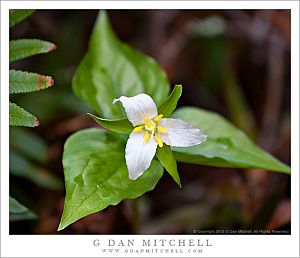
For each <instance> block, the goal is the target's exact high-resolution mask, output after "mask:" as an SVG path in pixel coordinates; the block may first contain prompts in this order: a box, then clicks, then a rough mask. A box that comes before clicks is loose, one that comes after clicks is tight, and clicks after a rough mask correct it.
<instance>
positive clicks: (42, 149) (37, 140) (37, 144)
mask: <svg viewBox="0 0 300 258" xmlns="http://www.w3.org/2000/svg"><path fill="white" fill-rule="evenodd" d="M9 144H10V146H12V147H13V148H14V149H16V150H17V151H19V152H20V153H22V154H23V155H24V156H26V157H28V158H30V159H32V160H34V161H37V162H39V163H42V164H46V163H47V161H48V154H47V144H46V142H45V140H44V139H43V138H41V137H40V136H39V135H37V134H36V133H33V132H32V131H31V130H28V129H26V128H21V127H12V128H10V129H9Z"/></svg>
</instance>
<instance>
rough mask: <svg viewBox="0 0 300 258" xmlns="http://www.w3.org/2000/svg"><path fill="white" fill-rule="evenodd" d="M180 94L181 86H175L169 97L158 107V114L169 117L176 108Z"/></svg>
mask: <svg viewBox="0 0 300 258" xmlns="http://www.w3.org/2000/svg"><path fill="white" fill-rule="evenodd" d="M181 93H182V85H175V87H174V89H173V90H172V92H171V94H170V95H169V97H168V98H167V99H166V100H165V101H164V102H163V103H162V104H161V105H160V106H159V108H158V114H163V115H164V117H170V116H171V115H172V113H173V111H174V110H175V109H176V107H177V103H178V100H179V98H180V96H181Z"/></svg>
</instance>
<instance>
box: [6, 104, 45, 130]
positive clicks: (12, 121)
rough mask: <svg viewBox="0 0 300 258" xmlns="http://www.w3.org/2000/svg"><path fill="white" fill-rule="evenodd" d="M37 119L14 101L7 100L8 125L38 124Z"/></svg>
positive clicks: (31, 125)
mask: <svg viewBox="0 0 300 258" xmlns="http://www.w3.org/2000/svg"><path fill="white" fill-rule="evenodd" d="M39 124H40V123H39V120H38V119H37V118H36V117H35V116H33V115H32V114H30V113H29V112H27V111H26V110H25V109H23V108H21V107H19V106H18V105H16V104H15V103H11V102H9V125H10V126H27V127H35V126H38V125H39Z"/></svg>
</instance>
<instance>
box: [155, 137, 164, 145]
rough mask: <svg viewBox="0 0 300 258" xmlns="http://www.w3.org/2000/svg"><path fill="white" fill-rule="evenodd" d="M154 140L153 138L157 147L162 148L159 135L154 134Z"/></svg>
mask: <svg viewBox="0 0 300 258" xmlns="http://www.w3.org/2000/svg"><path fill="white" fill-rule="evenodd" d="M154 138H155V140H156V142H157V144H158V146H159V147H162V146H163V141H162V139H161V137H160V135H159V134H155V135H154Z"/></svg>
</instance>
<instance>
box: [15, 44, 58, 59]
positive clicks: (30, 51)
mask: <svg viewBox="0 0 300 258" xmlns="http://www.w3.org/2000/svg"><path fill="white" fill-rule="evenodd" d="M56 48H57V47H56V46H55V45H54V44H53V43H50V42H47V41H43V40H39V39H17V40H12V41H10V42H9V61H10V62H12V61H16V60H19V59H23V58H25V57H29V56H34V55H38V54H43V53H48V52H50V51H53V50H55V49H56Z"/></svg>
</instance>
